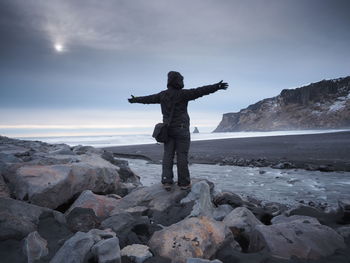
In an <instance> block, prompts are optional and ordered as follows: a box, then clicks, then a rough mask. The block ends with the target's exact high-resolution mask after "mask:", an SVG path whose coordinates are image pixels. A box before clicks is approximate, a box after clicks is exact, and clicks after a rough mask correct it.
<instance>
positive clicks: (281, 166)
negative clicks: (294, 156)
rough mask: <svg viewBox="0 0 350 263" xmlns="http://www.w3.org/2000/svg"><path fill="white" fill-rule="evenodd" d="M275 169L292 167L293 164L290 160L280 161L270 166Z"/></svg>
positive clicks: (293, 166)
mask: <svg viewBox="0 0 350 263" xmlns="http://www.w3.org/2000/svg"><path fill="white" fill-rule="evenodd" d="M272 168H275V169H293V168H295V165H294V164H292V163H290V162H280V163H277V164H275V165H273V166H272Z"/></svg>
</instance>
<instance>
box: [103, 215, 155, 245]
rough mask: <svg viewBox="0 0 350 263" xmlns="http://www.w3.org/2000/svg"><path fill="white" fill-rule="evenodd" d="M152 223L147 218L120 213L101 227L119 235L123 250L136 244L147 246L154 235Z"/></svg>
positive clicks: (108, 219)
mask: <svg viewBox="0 0 350 263" xmlns="http://www.w3.org/2000/svg"><path fill="white" fill-rule="evenodd" d="M150 223H151V222H150V220H149V218H148V217H147V216H132V215H130V214H128V213H119V214H115V215H113V216H111V217H109V218H107V219H106V220H104V221H103V222H102V223H101V227H102V228H105V229H106V228H110V229H112V230H113V231H114V232H115V233H116V234H117V236H118V238H119V242H120V246H121V247H122V248H123V247H125V246H127V245H132V244H135V243H138V244H140V243H141V244H146V243H147V242H148V240H149V238H150V236H151V233H152V227H151V225H150Z"/></svg>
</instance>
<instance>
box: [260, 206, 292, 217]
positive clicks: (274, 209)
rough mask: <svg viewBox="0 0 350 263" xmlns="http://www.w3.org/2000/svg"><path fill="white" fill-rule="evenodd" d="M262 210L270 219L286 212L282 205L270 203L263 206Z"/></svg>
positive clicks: (286, 208) (285, 207)
mask: <svg viewBox="0 0 350 263" xmlns="http://www.w3.org/2000/svg"><path fill="white" fill-rule="evenodd" d="M263 209H264V211H265V212H266V213H268V214H270V215H271V218H272V217H274V216H277V215H280V214H282V213H284V212H285V211H287V210H288V207H287V206H286V205H284V204H280V203H276V202H270V203H266V204H264V205H263Z"/></svg>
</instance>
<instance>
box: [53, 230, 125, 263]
mask: <svg viewBox="0 0 350 263" xmlns="http://www.w3.org/2000/svg"><path fill="white" fill-rule="evenodd" d="M110 238H116V235H115V233H114V232H113V231H110V230H98V229H92V230H90V231H89V232H87V233H84V232H77V233H76V234H75V235H74V236H73V237H71V238H70V239H68V240H67V241H66V242H65V243H64V244H63V246H62V247H61V248H60V249H59V250H58V252H57V253H56V255H55V256H54V257H53V258H52V260H51V261H50V262H51V263H61V262H66V263H77V262H81V263H83V262H88V261H89V260H91V259H93V258H94V254H93V253H92V251H91V249H92V248H93V246H94V245H95V244H97V243H99V242H100V241H102V240H107V239H110ZM94 250H95V251H94V252H95V255H99V252H101V253H100V254H101V255H103V254H105V253H103V252H102V251H101V250H103V249H100V250H99V249H98V248H95V249H94ZM116 262H117V261H116ZM119 262H120V261H119Z"/></svg>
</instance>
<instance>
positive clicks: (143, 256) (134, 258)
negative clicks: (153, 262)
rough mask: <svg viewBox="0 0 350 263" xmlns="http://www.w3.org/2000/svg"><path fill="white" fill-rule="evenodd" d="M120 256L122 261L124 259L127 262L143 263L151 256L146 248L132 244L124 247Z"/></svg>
mask: <svg viewBox="0 0 350 263" xmlns="http://www.w3.org/2000/svg"><path fill="white" fill-rule="evenodd" d="M121 256H122V258H123V259H124V258H126V260H127V262H133V263H143V262H145V261H146V260H147V259H148V258H151V257H152V256H153V255H152V253H151V252H150V251H149V247H148V246H145V245H140V244H134V245H130V246H126V247H124V248H123V249H122V251H121Z"/></svg>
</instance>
